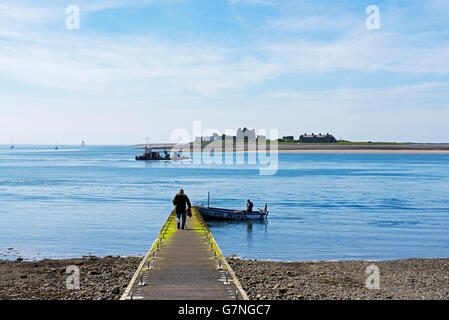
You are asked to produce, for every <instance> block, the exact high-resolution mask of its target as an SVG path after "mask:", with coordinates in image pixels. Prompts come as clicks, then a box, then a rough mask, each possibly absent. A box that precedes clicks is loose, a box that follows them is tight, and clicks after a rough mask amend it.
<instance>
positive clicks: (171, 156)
mask: <svg viewBox="0 0 449 320" xmlns="http://www.w3.org/2000/svg"><path fill="white" fill-rule="evenodd" d="M171 148H172V146H146V147H143V148H138V149H144V150H145V151H144V153H143V154H142V155H140V156H136V160H159V161H160V160H174V161H178V160H185V159H189V157H186V156H182V155H181V152H176V151H171Z"/></svg>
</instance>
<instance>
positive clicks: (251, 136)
mask: <svg viewBox="0 0 449 320" xmlns="http://www.w3.org/2000/svg"><path fill="white" fill-rule="evenodd" d="M265 139H266V137H265V136H264V135H257V133H256V130H255V129H248V128H246V127H245V128H238V129H237V130H236V134H235V135H234V136H229V135H225V134H222V135H219V134H218V133H214V134H212V135H211V136H205V137H196V138H195V142H214V141H225V140H229V141H230V140H232V141H257V140H265Z"/></svg>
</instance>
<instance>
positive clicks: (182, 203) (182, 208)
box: [173, 193, 192, 214]
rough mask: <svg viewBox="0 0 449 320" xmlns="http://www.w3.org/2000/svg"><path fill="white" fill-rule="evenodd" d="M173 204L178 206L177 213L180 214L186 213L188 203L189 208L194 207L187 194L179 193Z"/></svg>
mask: <svg viewBox="0 0 449 320" xmlns="http://www.w3.org/2000/svg"><path fill="white" fill-rule="evenodd" d="M173 204H174V205H175V206H176V213H178V214H185V213H186V204H187V206H188V207H189V208H191V207H192V205H191V204H190V200H189V197H187V195H185V194H184V193H183V194H179V193H178V194H177V195H176V196H175V197H174V198H173Z"/></svg>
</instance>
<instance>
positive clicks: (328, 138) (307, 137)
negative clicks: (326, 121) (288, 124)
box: [299, 133, 337, 143]
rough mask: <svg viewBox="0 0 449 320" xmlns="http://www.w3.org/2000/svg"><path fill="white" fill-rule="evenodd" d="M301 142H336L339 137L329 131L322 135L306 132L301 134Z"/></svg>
mask: <svg viewBox="0 0 449 320" xmlns="http://www.w3.org/2000/svg"><path fill="white" fill-rule="evenodd" d="M299 142H301V143H336V142H337V139H335V137H334V136H333V135H331V134H329V133H327V134H325V135H322V134H321V133H319V134H317V135H316V134H314V133H312V134H307V133H304V134H303V135H301V136H299Z"/></svg>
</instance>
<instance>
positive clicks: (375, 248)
mask: <svg viewBox="0 0 449 320" xmlns="http://www.w3.org/2000/svg"><path fill="white" fill-rule="evenodd" d="M136 153H138V150H136V149H134V148H133V147H131V146H86V147H81V146H64V147H63V148H60V149H58V150H54V147H51V146H16V148H15V149H10V148H9V146H0V259H15V258H17V257H18V256H20V257H23V258H25V259H42V258H68V257H80V256H82V255H89V254H92V255H98V256H105V255H125V256H126V255H139V254H141V255H143V254H145V252H146V251H147V250H148V248H149V247H150V245H151V243H152V242H153V241H154V239H155V237H156V236H157V234H158V232H159V231H160V228H161V227H162V225H163V223H164V221H165V220H166V219H167V216H168V215H169V213H170V211H171V210H172V208H173V205H172V199H173V197H174V195H175V194H176V192H177V191H178V189H179V188H183V189H184V190H185V192H186V194H187V195H188V196H189V197H190V199H191V201H192V203H203V204H206V203H207V193H208V192H210V194H211V198H210V205H211V206H214V207H223V208H230V209H236V210H240V209H244V208H245V204H246V200H247V199H251V200H252V201H253V203H254V207H255V208H264V206H265V203H267V204H268V210H269V211H270V213H269V216H268V220H267V222H259V221H257V222H228V221H214V222H208V225H209V227H210V229H211V231H212V233H213V235H214V237H215V239H216V240H217V241H218V243H219V245H220V247H221V248H222V250H223V252H224V254H225V255H230V254H235V255H237V256H240V257H243V258H251V259H255V258H256V259H272V260H282V261H296V260H301V261H310V260H348V259H372V260H377V259H380V260H387V259H399V258H410V257H449V199H448V195H449V155H447V154H382V153H376V154H357V153H351V154H348V153H280V154H279V162H278V171H277V173H276V174H275V175H271V176H270V175H260V172H259V169H258V168H257V167H256V166H254V165H245V164H244V165H232V164H230V165H220V164H211V165H206V164H204V165H203V164H199V165H189V164H176V163H173V162H170V161H169V162H165V161H164V162H145V161H135V160H134V156H135V155H136ZM187 224H188V222H187Z"/></svg>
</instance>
